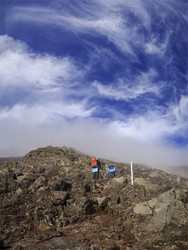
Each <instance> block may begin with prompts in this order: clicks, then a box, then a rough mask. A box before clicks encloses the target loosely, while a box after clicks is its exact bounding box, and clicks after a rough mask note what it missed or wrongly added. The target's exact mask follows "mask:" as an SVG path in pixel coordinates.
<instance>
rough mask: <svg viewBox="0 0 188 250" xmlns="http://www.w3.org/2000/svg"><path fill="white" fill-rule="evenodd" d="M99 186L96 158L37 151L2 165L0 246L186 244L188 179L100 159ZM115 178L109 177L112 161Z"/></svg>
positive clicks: (48, 149) (50, 149) (182, 246)
mask: <svg viewBox="0 0 188 250" xmlns="http://www.w3.org/2000/svg"><path fill="white" fill-rule="evenodd" d="M101 161H102V172H101V178H100V180H99V181H98V183H97V186H98V188H97V189H95V188H94V185H93V180H92V171H91V166H90V165H89V164H90V156H88V155H86V154H81V153H79V152H76V151H75V150H74V149H72V148H66V147H62V148H60V147H46V148H39V149H37V150H33V151H31V152H29V153H28V154H26V155H25V156H24V157H23V158H22V160H20V161H14V160H11V161H8V162H5V163H4V164H3V165H2V166H1V167H0V200H1V202H0V214H1V220H0V235H1V239H0V240H1V244H2V245H4V246H5V247H7V246H9V247H10V248H11V249H20V248H24V249H57V248H59V249H67V248H69V249H186V248H187V247H188V244H187V242H188V241H187V239H188V235H187V232H188V216H187V215H188V194H187V189H188V180H187V179H185V178H182V177H178V176H174V175H170V174H167V173H165V172H163V171H161V170H157V169H150V168H147V167H146V166H141V165H134V185H131V183H130V166H129V165H127V164H123V163H114V162H110V161H108V160H105V159H102V160H101ZM112 163H113V164H114V165H115V166H116V168H117V176H116V178H114V179H110V177H105V178H104V174H105V172H106V169H107V167H108V166H109V164H112Z"/></svg>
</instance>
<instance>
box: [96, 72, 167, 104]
mask: <svg viewBox="0 0 188 250" xmlns="http://www.w3.org/2000/svg"><path fill="white" fill-rule="evenodd" d="M156 76H157V72H155V71H154V70H153V69H150V70H149V71H148V72H147V73H144V72H141V73H140V74H139V76H137V77H136V78H135V79H133V78H132V79H130V80H127V79H118V80H116V82H115V83H114V82H113V83H111V84H109V85H107V86H106V85H103V84H101V83H99V82H98V81H94V82H93V84H92V85H93V87H94V88H96V89H97V91H98V93H99V94H100V95H102V96H105V97H106V98H109V99H115V100H125V101H129V100H131V99H136V98H137V97H139V96H142V95H144V94H146V93H151V94H153V95H154V96H159V95H160V92H161V89H162V86H163V84H162V83H161V82H155V78H156Z"/></svg>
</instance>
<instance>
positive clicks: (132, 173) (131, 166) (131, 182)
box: [131, 161, 133, 185]
mask: <svg viewBox="0 0 188 250" xmlns="http://www.w3.org/2000/svg"><path fill="white" fill-rule="evenodd" d="M131 185H133V163H132V161H131Z"/></svg>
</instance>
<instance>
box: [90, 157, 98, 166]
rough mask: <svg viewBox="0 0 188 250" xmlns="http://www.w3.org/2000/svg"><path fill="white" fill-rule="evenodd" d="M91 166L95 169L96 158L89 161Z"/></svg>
mask: <svg viewBox="0 0 188 250" xmlns="http://www.w3.org/2000/svg"><path fill="white" fill-rule="evenodd" d="M91 166H92V167H97V159H96V158H92V159H91Z"/></svg>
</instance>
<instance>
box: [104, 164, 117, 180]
mask: <svg viewBox="0 0 188 250" xmlns="http://www.w3.org/2000/svg"><path fill="white" fill-rule="evenodd" d="M116 171H117V170H116V168H115V167H114V166H113V165H110V166H109V168H108V170H107V172H106V174H105V176H106V175H107V174H108V172H109V173H110V177H111V178H114V177H115V176H116Z"/></svg>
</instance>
